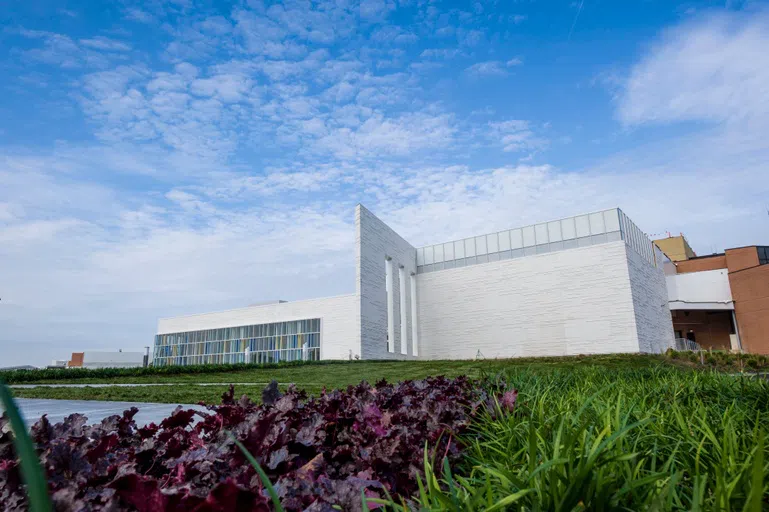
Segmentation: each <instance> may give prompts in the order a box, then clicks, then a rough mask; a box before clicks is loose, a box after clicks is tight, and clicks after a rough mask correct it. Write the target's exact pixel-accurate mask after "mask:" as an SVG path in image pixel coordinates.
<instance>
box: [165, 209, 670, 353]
mask: <svg viewBox="0 0 769 512" xmlns="http://www.w3.org/2000/svg"><path fill="white" fill-rule="evenodd" d="M355 262H356V265H355V266H356V272H355V293H353V294H350V295H344V296H339V297H330V298H322V299H312V300H303V301H295V302H279V303H278V302H276V303H272V304H264V305H257V306H250V307H246V308H240V309H234V310H230V311H221V312H216V313H205V314H199V315H191V316H183V317H174V318H163V319H160V320H159V322H158V331H157V335H156V337H155V349H154V358H153V360H154V364H155V365H168V364H203V363H236V362H246V361H248V362H273V361H291V360H315V359H348V358H362V359H472V358H478V357H482V358H501V357H518V356H540V355H541V356H545V355H574V354H594V353H619V352H661V351H664V350H665V349H667V348H668V347H670V346H671V345H672V344H673V328H672V324H671V318H670V311H669V309H668V297H667V291H666V283H665V274H664V265H665V263H666V262H668V263H669V259H667V258H666V257H665V256H664V254H663V253H662V251H660V250H659V249H658V248H656V247H655V246H654V245H653V244H652V242H651V241H650V240H649V239H648V238H647V237H646V236H645V235H644V234H643V232H642V231H641V230H640V229H639V228H638V227H637V226H636V225H635V224H633V222H632V221H631V220H630V219H629V218H628V217H627V216H626V215H625V214H624V213H623V212H622V211H621V210H619V209H616V208H615V209H610V210H605V211H600V212H594V213H590V214H585V215H578V216H575V217H569V218H565V219H559V220H556V221H551V222H545V223H541V224H536V225H532V226H525V227H522V228H517V229H510V230H505V231H501V232H496V233H487V234H484V235H480V236H474V237H470V238H466V239H462V240H452V241H449V242H445V243H441V244H434V245H430V246H426V247H415V246H413V245H411V244H410V243H409V242H408V241H406V240H405V239H403V237H401V236H400V235H398V234H397V233H396V232H395V231H393V230H392V229H391V228H390V227H388V226H387V225H386V224H385V223H384V222H382V221H381V220H379V219H378V218H377V217H376V216H374V215H373V214H372V213H371V212H369V211H368V210H367V209H366V208H364V207H363V206H360V205H359V206H358V207H357V208H356V211H355Z"/></svg>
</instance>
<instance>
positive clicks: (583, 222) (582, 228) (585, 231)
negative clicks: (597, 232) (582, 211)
mask: <svg viewBox="0 0 769 512" xmlns="http://www.w3.org/2000/svg"><path fill="white" fill-rule="evenodd" d="M574 223H575V224H576V227H577V238H583V237H586V236H590V219H588V217H587V215H580V216H579V217H574Z"/></svg>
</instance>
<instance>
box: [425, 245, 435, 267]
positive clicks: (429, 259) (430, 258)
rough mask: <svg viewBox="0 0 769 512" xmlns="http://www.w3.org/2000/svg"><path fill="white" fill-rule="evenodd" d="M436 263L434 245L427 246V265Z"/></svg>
mask: <svg viewBox="0 0 769 512" xmlns="http://www.w3.org/2000/svg"><path fill="white" fill-rule="evenodd" d="M433 263H435V259H434V258H433V246H432V245H431V246H430V247H425V265H432V264H433Z"/></svg>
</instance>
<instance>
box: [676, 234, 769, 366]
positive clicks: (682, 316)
mask: <svg viewBox="0 0 769 512" xmlns="http://www.w3.org/2000/svg"><path fill="white" fill-rule="evenodd" d="M667 274H668V275H667V278H666V279H667V287H668V293H669V301H670V309H671V312H672V317H673V327H674V331H675V336H676V337H677V338H685V339H688V340H690V341H694V342H695V343H697V344H698V345H699V346H700V347H702V348H705V349H715V350H741V351H744V352H750V353H757V354H769V247H767V246H748V247H738V248H734V249H726V251H724V252H722V253H718V254H711V255H708V256H695V257H690V258H686V259H683V260H680V261H676V262H674V264H673V265H671V266H669V271H668V272H667Z"/></svg>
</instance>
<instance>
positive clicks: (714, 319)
mask: <svg viewBox="0 0 769 512" xmlns="http://www.w3.org/2000/svg"><path fill="white" fill-rule="evenodd" d="M671 314H672V317H673V329H674V331H675V336H676V338H683V339H687V340H689V341H693V342H695V343H697V344H698V345H699V346H700V347H702V348H703V349H704V350H739V348H740V347H739V342H738V339H737V334H736V331H735V328H734V321H733V316H732V311H729V310H727V311H723V310H721V311H708V310H701V309H695V310H674V311H671Z"/></svg>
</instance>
